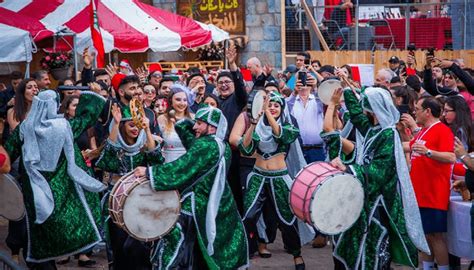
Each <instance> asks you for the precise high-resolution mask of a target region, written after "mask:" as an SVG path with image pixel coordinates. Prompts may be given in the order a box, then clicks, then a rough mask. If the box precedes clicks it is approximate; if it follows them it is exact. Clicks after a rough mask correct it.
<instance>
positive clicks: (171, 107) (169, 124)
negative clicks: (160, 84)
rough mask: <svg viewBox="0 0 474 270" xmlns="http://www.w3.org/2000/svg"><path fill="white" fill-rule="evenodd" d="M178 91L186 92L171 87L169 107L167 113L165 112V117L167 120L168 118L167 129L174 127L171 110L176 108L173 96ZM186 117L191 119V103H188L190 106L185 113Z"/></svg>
mask: <svg viewBox="0 0 474 270" xmlns="http://www.w3.org/2000/svg"><path fill="white" fill-rule="evenodd" d="M178 93H185V94H186V92H184V91H183V90H180V89H178V90H173V89H171V92H170V95H169V97H168V108H167V109H166V113H165V117H166V120H167V123H166V125H165V131H168V132H169V131H171V130H172V128H173V122H171V119H170V114H169V113H170V111H171V110H174V109H173V97H174V95H176V94H178ZM186 98H188V96H187V95H186ZM184 115H185V117H186V118H189V119H191V113H190V112H189V103H188V106H187V107H186V112H185V113H184Z"/></svg>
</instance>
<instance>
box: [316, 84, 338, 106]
mask: <svg viewBox="0 0 474 270" xmlns="http://www.w3.org/2000/svg"><path fill="white" fill-rule="evenodd" d="M338 88H342V85H341V81H340V80H339V79H338V78H335V77H332V78H328V79H326V80H324V81H322V82H321V84H320V85H319V87H318V96H319V99H321V101H322V102H323V103H324V104H326V105H329V103H331V98H332V95H333V94H334V92H335V91H336V89H338ZM342 100H344V96H341V101H342Z"/></svg>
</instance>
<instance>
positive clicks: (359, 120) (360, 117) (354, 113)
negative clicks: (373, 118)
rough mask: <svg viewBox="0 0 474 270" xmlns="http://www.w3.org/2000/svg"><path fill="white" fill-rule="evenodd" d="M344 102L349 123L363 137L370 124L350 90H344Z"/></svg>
mask: <svg viewBox="0 0 474 270" xmlns="http://www.w3.org/2000/svg"><path fill="white" fill-rule="evenodd" d="M344 101H345V103H346V106H347V109H348V110H349V117H350V119H351V123H352V124H353V125H354V127H356V128H357V130H358V131H359V132H360V133H361V134H362V136H365V135H366V133H367V131H368V130H369V128H370V127H371V126H372V124H371V123H370V121H369V119H368V118H367V116H366V115H365V114H364V112H363V109H362V106H361V105H360V104H359V100H358V99H357V97H356V95H355V94H354V92H353V91H352V90H351V89H350V88H345V89H344Z"/></svg>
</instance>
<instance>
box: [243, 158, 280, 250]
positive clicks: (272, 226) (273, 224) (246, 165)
mask: <svg viewBox="0 0 474 270" xmlns="http://www.w3.org/2000/svg"><path fill="white" fill-rule="evenodd" d="M239 164H240V185H241V186H242V190H243V191H244V193H245V188H246V186H247V176H248V175H249V174H250V172H252V170H253V167H254V166H255V159H254V158H246V157H240V163H239ZM272 207H273V206H272V205H271V202H270V201H266V202H265V204H264V206H263V210H262V213H263V220H264V223H265V227H266V228H265V233H266V236H267V239H263V238H261V237H260V235H259V237H252V239H249V240H251V241H252V242H249V243H248V244H249V253H250V254H254V253H255V252H257V250H258V247H257V240H258V242H260V243H267V244H269V243H273V242H274V241H275V238H276V233H277V228H278V226H277V224H278V217H277V216H276V215H274V213H272ZM247 233H250V234H252V235H254V234H258V232H257V231H255V232H249V231H247Z"/></svg>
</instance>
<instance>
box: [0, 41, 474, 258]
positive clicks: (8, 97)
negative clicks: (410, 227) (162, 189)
mask: <svg viewBox="0 0 474 270" xmlns="http://www.w3.org/2000/svg"><path fill="white" fill-rule="evenodd" d="M226 58H227V59H226V60H227V62H228V66H229V69H227V70H223V69H222V70H200V69H198V68H190V69H188V70H187V71H185V72H164V71H163V70H162V68H161V66H160V65H159V64H152V65H150V66H149V67H148V68H147V69H146V68H144V67H138V68H137V69H133V68H132V67H131V66H130V64H129V63H128V62H127V61H126V60H123V61H121V62H120V63H119V65H115V64H114V65H108V66H107V67H106V68H105V69H94V68H93V66H92V64H93V61H94V59H93V57H92V56H91V55H90V53H89V52H88V51H87V50H86V51H85V52H84V54H83V65H84V68H83V70H82V72H81V80H79V81H75V80H74V79H72V78H68V79H66V80H62V81H60V82H59V86H61V85H64V86H75V85H79V86H88V87H90V88H91V89H95V90H96V92H99V93H100V95H102V96H103V97H104V98H106V99H107V103H106V106H105V109H104V111H103V112H102V113H101V116H100V119H99V121H98V122H97V123H96V124H95V125H94V126H93V127H92V128H90V129H88V130H86V131H85V132H83V134H81V135H80V136H79V139H78V145H79V148H80V150H81V151H82V154H83V157H84V159H85V160H86V162H87V164H88V165H89V166H90V167H92V168H93V169H94V171H95V174H96V177H97V178H98V179H101V180H102V181H103V182H107V181H109V179H107V177H108V176H107V174H106V173H104V171H103V170H101V169H100V168H97V167H96V161H97V159H98V158H99V156H100V154H101V151H102V150H103V145H104V144H105V141H106V140H107V138H108V137H109V132H110V129H109V126H110V125H111V122H112V121H114V115H113V108H114V107H115V106H117V105H118V106H119V107H122V108H123V107H125V106H128V105H129V103H130V101H131V100H132V99H133V98H136V99H138V100H139V101H140V102H142V104H143V106H144V108H145V115H146V117H147V118H148V119H149V128H150V132H151V134H152V136H153V137H154V138H155V139H156V140H157V141H159V142H160V143H161V149H162V154H163V157H164V159H165V162H171V161H173V160H176V159H177V158H179V157H180V156H181V155H182V154H183V153H184V152H185V151H186V149H185V148H184V146H183V144H182V143H181V142H180V139H179V137H178V136H177V134H176V131H175V129H174V125H175V123H176V122H177V121H179V120H181V119H185V118H188V119H193V117H194V114H195V113H196V111H197V110H198V108H199V107H200V106H201V105H202V104H207V105H209V106H212V107H217V108H219V109H221V110H222V112H223V114H224V115H225V117H226V119H227V122H228V132H227V136H226V138H227V140H228V142H229V143H230V144H231V146H232V162H231V165H230V170H229V173H228V181H229V184H230V186H231V188H232V192H233V194H234V198H235V200H236V203H237V206H238V208H239V210H240V212H241V214H242V209H243V202H242V193H243V192H245V188H246V187H245V183H246V178H247V174H248V172H249V171H250V169H251V168H252V167H253V162H254V161H252V158H249V157H243V156H241V154H240V152H239V150H238V144H239V142H240V140H241V138H242V137H243V136H244V133H245V131H246V130H247V129H248V128H249V122H248V121H249V119H248V117H247V116H246V113H243V112H245V110H246V109H247V104H248V102H249V96H251V95H252V90H253V89H257V90H265V91H266V92H279V93H280V94H281V95H282V96H284V97H285V99H286V104H287V107H288V109H289V112H290V114H291V116H292V118H293V119H294V120H296V124H297V126H298V128H299V131H300V135H299V138H298V139H299V141H300V145H301V148H302V149H301V150H302V152H303V155H304V158H305V160H306V162H307V163H311V162H314V161H324V160H326V159H327V149H326V145H325V141H324V139H323V138H322V137H321V133H322V132H328V131H331V130H330V129H331V128H333V127H329V126H327V125H325V123H326V122H325V119H326V118H327V117H326V115H325V111H326V108H327V105H325V104H323V103H322V101H321V100H320V99H319V97H318V86H319V85H320V84H321V83H322V82H323V81H324V80H327V79H331V78H337V79H340V80H342V87H343V88H345V87H350V88H353V89H356V91H357V92H358V93H360V94H363V93H364V89H365V88H366V87H367V86H363V85H361V83H360V82H359V81H357V80H354V78H353V77H352V69H351V67H350V66H348V65H343V66H341V67H334V66H331V65H327V64H325V63H321V62H320V61H319V60H317V59H310V56H309V54H307V53H305V52H301V53H298V54H297V56H296V59H295V63H296V64H295V65H289V66H287V67H286V68H285V69H284V70H281V71H274V70H273V68H272V66H278V65H279V63H265V64H264V63H262V62H261V61H260V60H259V59H258V58H251V59H249V60H248V61H247V63H241V66H239V65H238V64H237V62H238V53H237V51H236V49H235V48H230V49H229V50H228V51H227V53H226ZM426 63H427V64H426V66H424V67H420V66H417V65H416V62H415V58H414V57H413V56H412V55H409V56H408V58H407V59H404V60H401V59H399V58H398V57H396V56H394V57H391V58H390V59H389V60H388V68H385V69H381V70H378V71H376V73H375V78H374V79H375V84H374V85H373V86H374V87H380V88H383V89H386V91H389V92H390V94H391V96H392V98H393V102H394V104H395V105H396V106H397V108H398V109H399V112H400V114H401V118H400V121H399V123H398V125H397V129H398V131H399V133H400V136H401V139H402V141H403V143H404V148H405V150H406V161H407V164H408V166H409V167H410V168H411V179H412V183H413V186H414V190H415V193H416V196H417V200H418V204H419V207H421V208H426V209H436V210H441V211H442V213H445V212H447V210H448V202H449V196H450V194H451V189H453V188H454V190H456V191H459V192H465V191H466V190H470V192H474V182H473V174H472V171H473V170H474V162H473V159H471V155H470V153H471V152H472V151H473V146H474V144H473V143H474V137H473V136H474V134H473V131H472V118H473V117H474V100H473V94H474V77H473V76H474V71H473V70H472V69H470V68H469V67H466V66H465V64H464V62H463V61H462V59H437V58H436V57H434V56H433V55H430V54H427V56H426ZM241 68H243V69H241ZM242 70H243V71H242ZM299 73H306V74H307V75H306V78H305V80H304V81H302V79H301V77H300V76H299ZM32 74H33V75H32V77H31V78H26V79H24V78H23V74H21V73H20V72H13V73H12V74H11V78H10V80H11V81H10V82H11V83H10V85H8V86H7V87H6V89H3V90H2V91H1V92H0V118H3V119H4V125H3V131H0V132H2V141H3V142H5V141H6V140H7V139H8V137H9V134H11V133H12V132H13V130H14V129H15V128H16V127H17V126H18V125H19V124H20V123H21V122H22V121H23V120H25V118H26V117H27V115H28V112H29V109H30V107H31V104H32V100H33V97H34V96H35V95H37V94H38V92H40V91H42V90H44V89H49V88H50V87H51V81H50V79H49V75H48V72H47V71H45V70H38V71H35V72H33V73H32ZM248 74H250V75H251V76H248ZM250 77H251V78H250ZM244 78H245V79H244ZM59 89H60V88H59ZM57 93H58V96H59V98H60V101H61V107H60V108H59V111H60V112H61V113H64V116H65V117H66V118H67V119H73V118H74V117H75V109H76V107H77V105H78V102H79V96H80V90H57ZM114 104H117V105H114ZM344 113H345V106H344V104H343V103H342V104H338V106H337V111H336V113H335V114H334V118H335V119H337V121H336V122H337V123H338V124H337V125H335V129H343V127H344V124H345V118H344ZM438 121H439V122H438ZM438 123H439V124H438ZM435 125H437V128H436V132H434V130H435V129H434V128H433V129H432V130H431V131H432V132H430V133H429V134H430V136H426V135H427V134H426V133H427V132H428V130H429V129H431V127H434V126H435ZM133 128H134V127H131V128H130V130H128V129H125V132H124V134H125V136H124V139H125V140H130V141H131V142H132V141H133V138H134V130H133ZM127 132H128V133H127ZM420 132H421V134H420ZM423 132H424V133H423ZM350 136H351V135H350ZM348 139H350V140H353V141H355V138H354V134H352V137H349V138H348ZM421 139H423V143H420V140H421ZM428 145H429V146H430V147H429V149H428V147H427V146H428ZM420 156H422V157H424V158H423V159H419V158H417V157H420ZM12 174H14V172H13V173H12ZM468 193H469V192H468ZM431 217H432V213H428V214H426V217H423V213H422V219H423V218H425V219H429V218H431ZM436 220H437V221H438V220H439V221H440V222H441V223H443V222H444V224H438V225H439V226H437V227H436V228H434V227H429V226H427V227H424V229H425V234H426V235H427V239H428V242H429V243H430V246H431V247H432V251H433V252H432V255H431V256H434V258H435V259H436V261H437V262H438V264H441V265H446V264H448V260H449V259H448V250H447V245H446V240H445V238H444V237H443V233H445V232H446V230H447V229H446V227H447V225H446V222H447V221H446V217H445V216H444V217H440V218H439V219H436ZM10 224H11V228H10V231H12V228H16V227H15V226H17V227H18V224H17V225H15V224H13V223H12V222H11V223H10ZM12 224H13V225H12ZM20 227H21V225H20ZM20 234H21V233H20ZM13 238H14V237H13ZM20 239H21V237H20ZM14 240H15V241H14ZM14 240H12V238H9V239H7V244H8V245H9V247H10V248H11V251H12V253H13V254H14V255H18V253H19V249H20V248H23V247H24V245H23V244H24V239H23V243H22V241H19V240H18V237H17V239H14ZM262 244H263V245H260V244H259V245H258V246H256V247H254V249H253V252H256V251H258V252H259V254H261V255H262V254H265V253H267V251H268V250H267V246H266V244H271V241H269V242H268V243H262ZM312 244H313V247H315V248H320V247H324V246H325V245H326V244H327V237H326V236H325V235H322V234H319V235H317V236H316V238H315V239H314V241H313V243H312ZM251 252H252V248H251ZM263 256H264V255H263ZM424 256H428V255H426V254H425V255H424ZM428 257H429V256H428ZM79 260H82V261H84V262H89V263H91V264H93V262H92V260H90V259H89V258H88V257H87V254H82V255H81V256H80V258H79ZM425 261H433V258H431V260H430V259H429V258H426V259H425ZM454 261H455V260H454ZM83 265H85V263H83Z"/></svg>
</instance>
